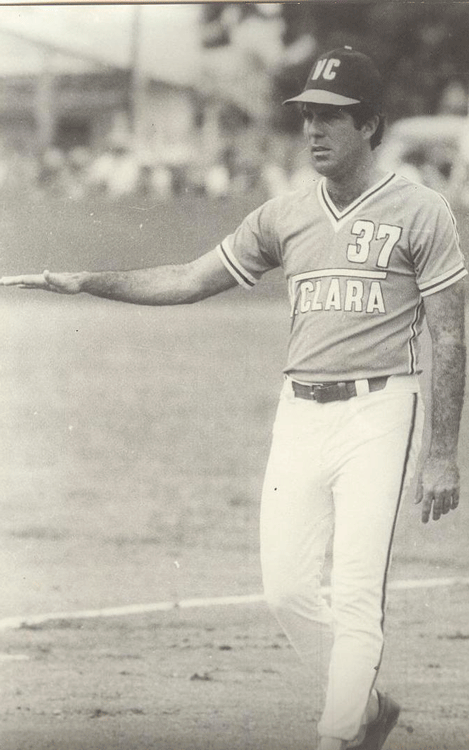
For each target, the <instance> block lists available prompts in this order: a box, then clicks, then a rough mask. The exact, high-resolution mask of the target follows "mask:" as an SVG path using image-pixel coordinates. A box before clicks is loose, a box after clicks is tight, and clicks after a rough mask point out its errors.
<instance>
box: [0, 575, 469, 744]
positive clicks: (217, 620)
mask: <svg viewBox="0 0 469 750" xmlns="http://www.w3.org/2000/svg"><path fill="white" fill-rule="evenodd" d="M468 592H469V587H468V586H462V585H461V586H454V587H449V588H445V589H442V588H437V589H419V590H417V591H412V592H408V591H394V592H393V593H392V595H391V596H390V603H389V612H388V633H389V637H388V645H387V650H386V658H385V662H384V664H383V668H382V672H381V677H380V682H381V684H382V685H383V686H385V687H386V689H387V690H389V691H390V692H391V693H392V694H393V696H394V697H395V698H396V699H397V700H399V701H400V702H401V703H402V705H403V711H402V714H401V717H400V720H399V724H398V726H397V728H396V729H395V731H394V732H393V733H392V735H391V737H390V738H389V740H388V743H387V746H386V747H387V748H388V750H467V747H468V726H469V676H468V670H467V667H468V663H469V660H468V653H467V652H468V648H469V626H468V623H469V618H468V615H469V604H468ZM448 611H450V612H451V616H450V617H448V616H447V612H448ZM2 651H3V652H4V654H7V655H8V657H9V658H5V657H4V659H5V660H4V661H3V664H2V665H1V668H2V671H3V678H2V684H3V689H2V694H3V695H2V721H1V724H0V737H1V747H2V750H111V748H112V749H113V750H117V749H119V750H120V749H121V750H212V749H213V750H312V748H313V747H314V737H315V731H314V728H315V723H314V718H315V710H314V699H315V697H317V696H316V691H315V689H314V686H312V685H310V684H309V683H308V681H307V680H306V679H305V675H304V674H303V670H302V668H301V665H300V664H299V663H298V661H297V658H296V655H295V654H294V653H293V651H292V650H291V648H290V647H289V645H288V643H287V641H286V640H285V638H284V636H283V634H282V633H281V632H280V630H279V628H278V626H277V625H276V623H275V621H274V620H273V618H272V617H271V615H270V613H269V612H268V611H267V608H266V607H265V605H263V604H262V603H261V604H250V605H244V606H242V605H241V606H227V607H218V608H217V607H209V608H206V609H204V608H201V609H196V610H191V611H189V610H185V611H182V610H177V609H175V610H174V611H172V612H169V613H157V614H152V615H140V616H132V617H127V618H125V617H122V618H119V617H117V618H110V619H99V618H98V619H92V620H82V621H80V620H78V621H73V620H66V619H64V620H59V621H51V622H47V623H44V624H42V625H36V626H30V627H23V628H21V629H18V630H14V631H9V632H4V633H2Z"/></svg>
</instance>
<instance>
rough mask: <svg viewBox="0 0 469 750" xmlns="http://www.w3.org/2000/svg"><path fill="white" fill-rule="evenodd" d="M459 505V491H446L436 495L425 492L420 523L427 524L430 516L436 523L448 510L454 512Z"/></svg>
mask: <svg viewBox="0 0 469 750" xmlns="http://www.w3.org/2000/svg"><path fill="white" fill-rule="evenodd" d="M458 505H459V490H458V489H454V490H452V491H451V490H446V491H442V492H438V493H433V492H427V493H425V494H424V496H423V506H422V521H423V523H428V521H429V520H430V516H431V517H432V519H433V520H434V521H438V520H439V519H440V518H441V516H445V515H446V514H447V513H449V512H450V510H455V509H456V508H457V507H458Z"/></svg>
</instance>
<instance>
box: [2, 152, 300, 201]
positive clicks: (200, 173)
mask: <svg viewBox="0 0 469 750" xmlns="http://www.w3.org/2000/svg"><path fill="white" fill-rule="evenodd" d="M282 161H286V159H285V158H283V159H282ZM306 173H307V174H308V175H309V176H310V175H311V169H310V168H308V167H307V165H306V167H305V165H302V164H297V163H294V164H293V166H288V165H286V164H281V163H280V162H279V160H278V159H275V158H274V157H273V156H271V155H270V156H269V155H268V154H266V153H264V152H263V153H259V155H258V158H257V159H253V158H251V159H244V160H240V159H239V158H238V155H236V154H233V152H232V150H231V149H226V150H225V151H224V152H223V153H222V154H221V155H219V157H218V158H217V159H216V160H213V161H212V162H211V163H210V164H203V163H202V164H200V163H198V162H197V161H196V160H194V161H187V160H186V161H179V162H178V161H175V162H164V161H155V160H154V159H152V158H151V156H148V155H142V154H139V153H136V152H134V151H133V150H132V149H131V148H130V147H128V146H127V145H126V144H125V143H116V144H112V145H110V146H108V147H107V148H106V149H104V150H103V151H102V152H100V153H98V154H96V153H92V152H91V150H89V149H87V148H82V147H77V148H74V149H71V150H66V151H65V150H61V149H58V148H50V149H48V150H47V151H45V152H44V153H43V154H42V155H41V157H37V156H36V157H35V156H32V155H25V154H19V153H10V154H8V153H6V152H4V153H3V154H2V155H0V195H1V194H3V195H6V194H10V195H14V194H17V193H21V194H25V193H33V194H38V195H41V194H43V195H46V196H50V197H55V198H64V199H69V200H73V201H80V200H83V199H87V198H98V199H102V200H106V201H119V200H124V199H127V198H139V197H140V198H141V197H145V198H149V199H151V200H154V201H161V202H164V201H168V200H171V199H172V198H174V197H176V196H178V195H182V194H187V193H191V194H198V195H205V196H207V197H210V198H226V197H228V196H229V195H236V194H238V195H239V194H246V192H249V191H251V190H259V189H260V190H263V191H264V192H265V194H266V197H270V196H272V195H275V194H278V193H279V192H283V191H285V190H287V189H289V188H290V187H294V186H295V185H296V184H298V182H299V181H300V180H301V179H304V178H305V177H306Z"/></svg>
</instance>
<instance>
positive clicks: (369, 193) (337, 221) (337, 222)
mask: <svg viewBox="0 0 469 750" xmlns="http://www.w3.org/2000/svg"><path fill="white" fill-rule="evenodd" d="M395 178H396V175H395V174H394V172H388V174H386V175H385V176H384V177H383V178H382V179H381V180H380V181H379V182H377V183H376V184H375V185H373V186H372V187H371V188H369V189H368V190H366V191H365V192H364V193H362V194H361V195H359V196H358V198H356V199H355V200H354V201H353V203H350V205H348V206H347V208H344V210H343V211H339V209H338V208H337V207H336V206H335V205H334V203H333V201H332V198H331V197H330V195H329V193H328V191H327V188H326V179H325V178H324V177H323V179H322V180H320V182H319V184H318V187H317V193H318V199H319V203H320V205H321V207H322V209H323V211H324V213H325V214H326V216H328V218H329V221H330V222H331V224H332V226H333V227H334V229H335V231H337V230H338V229H340V227H341V225H342V224H343V223H344V222H345V221H346V220H347V219H349V218H350V216H352V214H354V213H355V212H356V211H357V209H358V208H359V207H360V206H362V205H363V204H364V203H366V202H367V201H369V200H371V198H373V197H374V196H375V195H376V194H377V193H379V192H380V191H381V190H383V189H384V188H385V187H386V186H387V185H389V183H390V182H392V181H393V180H394V179H395Z"/></svg>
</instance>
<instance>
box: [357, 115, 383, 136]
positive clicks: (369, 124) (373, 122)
mask: <svg viewBox="0 0 469 750" xmlns="http://www.w3.org/2000/svg"><path fill="white" fill-rule="evenodd" d="M378 127H379V117H378V115H373V117H370V119H369V120H367V121H366V122H365V123H364V124H363V125H362V127H361V132H362V135H363V137H364V138H365V139H366V140H370V138H372V137H373V136H374V134H375V133H376V131H377V130H378Z"/></svg>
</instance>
